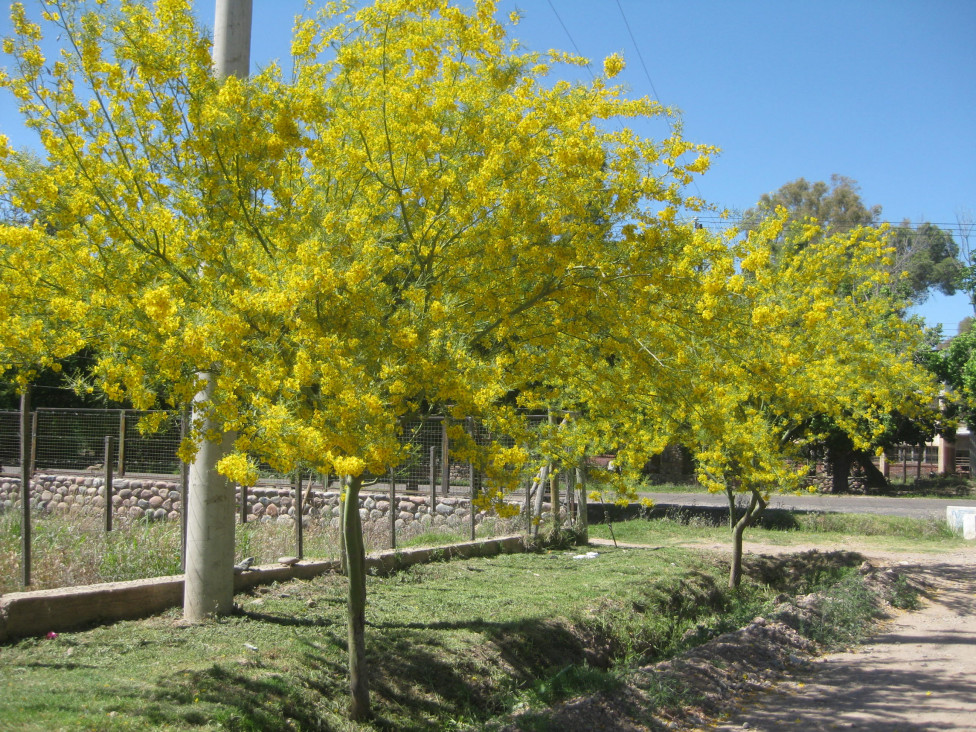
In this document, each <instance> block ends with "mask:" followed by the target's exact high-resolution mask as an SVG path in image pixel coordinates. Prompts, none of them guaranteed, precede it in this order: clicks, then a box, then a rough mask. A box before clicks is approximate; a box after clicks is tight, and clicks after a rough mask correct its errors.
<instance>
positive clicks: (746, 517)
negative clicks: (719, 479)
mask: <svg viewBox="0 0 976 732" xmlns="http://www.w3.org/2000/svg"><path fill="white" fill-rule="evenodd" d="M730 496H731V492H730ZM731 500H732V511H733V512H734V506H735V499H734V497H733V498H732V499H731ZM765 508H766V501H765V500H763V497H762V496H761V495H759V493H758V492H757V491H755V490H753V491H752V497H751V499H750V500H749V507H748V508H747V509H746V510H745V512H744V513H743V514H742V515H741V516H740V517H739V518H738V520H737V521H736V522H735V524H734V525H733V526H732V564H731V567H730V568H729V588H730V589H733V590H734V589H736V588H737V587H739V585H740V584H742V535H743V534H744V533H745V530H746V529H747V528H748V527H749V526H752V525H753V524H754V523H755V522H756V519H758V518H759V515H760V514H761V513H762V512H763V509H765Z"/></svg>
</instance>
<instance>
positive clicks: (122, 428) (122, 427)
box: [105, 409, 126, 478]
mask: <svg viewBox="0 0 976 732" xmlns="http://www.w3.org/2000/svg"><path fill="white" fill-rule="evenodd" d="M125 430H126V413H125V410H124V409H123V410H121V411H120V412H119V467H118V473H119V477H120V478H121V477H122V476H123V475H125ZM105 459H106V460H108V458H105Z"/></svg>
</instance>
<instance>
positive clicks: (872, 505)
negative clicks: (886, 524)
mask: <svg viewBox="0 0 976 732" xmlns="http://www.w3.org/2000/svg"><path fill="white" fill-rule="evenodd" d="M641 495H642V496H646V497H647V498H650V499H652V500H653V501H654V504H655V505H656V506H658V507H667V506H719V507H722V508H727V507H728V505H729V504H728V499H726V497H725V494H724V493H718V494H715V493H707V492H702V493H641ZM946 506H974V507H976V499H964V498H947V499H943V498H882V497H877V496H828V495H809V496H792V495H773V496H772V497H771V498H770V502H769V507H770V508H782V509H787V510H791V511H823V512H830V513H874V514H883V515H888V516H908V517H912V518H942V519H944V518H945V516H946Z"/></svg>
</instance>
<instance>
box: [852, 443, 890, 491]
mask: <svg viewBox="0 0 976 732" xmlns="http://www.w3.org/2000/svg"><path fill="white" fill-rule="evenodd" d="M854 459H855V460H856V461H857V464H858V465H860V466H861V469H862V470H864V477H865V480H866V481H867V487H868V488H874V489H876V490H884V489H886V488H888V479H887V478H885V476H884V473H882V472H881V471H880V470H879V469H878V467H877V466H876V465H875V464H874V461H873V460H872V459H871V455H869V454H868V453H866V452H857V453H855V455H854Z"/></svg>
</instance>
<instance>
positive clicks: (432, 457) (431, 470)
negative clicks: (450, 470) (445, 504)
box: [428, 445, 437, 512]
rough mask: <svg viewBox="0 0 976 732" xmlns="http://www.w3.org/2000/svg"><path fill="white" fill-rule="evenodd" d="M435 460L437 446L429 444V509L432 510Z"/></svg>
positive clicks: (434, 487) (434, 503)
mask: <svg viewBox="0 0 976 732" xmlns="http://www.w3.org/2000/svg"><path fill="white" fill-rule="evenodd" d="M435 460H437V448H436V447H434V446H433V445H431V446H430V466H429V470H428V472H429V473H430V476H429V477H430V510H431V512H433V510H434V506H435V505H436V503H437V471H436V470H435V469H434V468H435V465H434V461H435Z"/></svg>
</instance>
